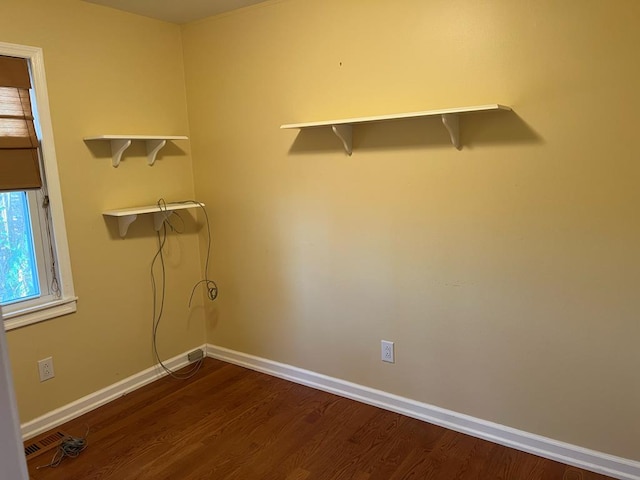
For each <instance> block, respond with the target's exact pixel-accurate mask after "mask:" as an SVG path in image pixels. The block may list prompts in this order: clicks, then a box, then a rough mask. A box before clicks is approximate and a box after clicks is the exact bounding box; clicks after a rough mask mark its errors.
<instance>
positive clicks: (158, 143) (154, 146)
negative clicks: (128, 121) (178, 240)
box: [147, 140, 167, 230]
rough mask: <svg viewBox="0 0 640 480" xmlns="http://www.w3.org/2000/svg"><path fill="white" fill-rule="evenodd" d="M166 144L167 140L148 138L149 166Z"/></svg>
mask: <svg viewBox="0 0 640 480" xmlns="http://www.w3.org/2000/svg"><path fill="white" fill-rule="evenodd" d="M166 144H167V141H166V140H147V163H148V164H149V166H151V165H153V164H154V163H155V162H156V156H157V155H158V152H159V151H160V149H161V148H162V147H164V146H165V145H166ZM156 230H157V229H156Z"/></svg>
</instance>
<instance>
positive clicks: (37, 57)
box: [0, 42, 78, 330]
mask: <svg viewBox="0 0 640 480" xmlns="http://www.w3.org/2000/svg"><path fill="white" fill-rule="evenodd" d="M0 55H6V56H11V57H21V58H26V59H27V60H28V61H29V65H30V68H31V81H32V83H33V85H32V88H33V90H34V91H35V98H36V109H37V112H38V113H37V114H38V118H39V123H40V129H41V136H42V138H41V144H40V149H41V152H42V157H43V164H44V175H45V177H46V182H47V192H48V196H49V214H50V216H51V227H52V236H53V239H54V241H53V251H54V255H55V257H56V265H57V271H58V286H59V288H60V295H59V296H58V297H56V298H55V299H53V300H51V299H49V300H48V301H41V302H35V304H34V302H33V301H29V302H25V304H24V305H21V304H20V303H19V302H18V303H15V304H11V305H6V306H5V307H3V314H4V327H5V330H12V329H14V328H20V327H24V326H26V325H31V324H33V323H37V322H42V321H44V320H49V319H51V318H55V317H59V316H62V315H67V314H69V313H73V312H75V311H76V309H77V306H76V304H77V300H78V299H77V297H76V296H75V292H74V288H73V277H72V274H71V260H70V258H69V246H68V243H67V231H66V228H65V222H64V211H63V209H62V193H61V191H60V179H59V176H58V163H57V159H56V150H55V144H54V141H53V127H52V124H51V111H50V110H49V94H48V91H47V79H46V76H45V71H44V56H43V53H42V49H41V48H39V47H30V46H26V45H16V44H12V43H4V42H0ZM34 214H35V212H32V215H34ZM34 220H37V218H34V217H33V216H32V222H33V221H34ZM39 275H46V273H45V272H39Z"/></svg>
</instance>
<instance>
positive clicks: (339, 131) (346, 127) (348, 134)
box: [331, 123, 353, 156]
mask: <svg viewBox="0 0 640 480" xmlns="http://www.w3.org/2000/svg"><path fill="white" fill-rule="evenodd" d="M331 130H333V133H335V134H336V136H337V137H338V138H339V139H340V141H341V142H342V146H343V147H344V151H345V152H347V155H349V156H351V153H352V152H353V127H352V126H351V124H350V123H347V124H343V125H331Z"/></svg>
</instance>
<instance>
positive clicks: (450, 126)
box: [442, 113, 462, 150]
mask: <svg viewBox="0 0 640 480" xmlns="http://www.w3.org/2000/svg"><path fill="white" fill-rule="evenodd" d="M442 123H443V124H444V126H445V127H446V129H447V130H448V131H449V136H450V137H451V143H452V144H453V146H454V147H456V148H457V149H458V150H462V145H460V119H459V118H458V114H456V113H444V114H442Z"/></svg>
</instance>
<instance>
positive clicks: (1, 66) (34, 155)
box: [0, 56, 42, 191]
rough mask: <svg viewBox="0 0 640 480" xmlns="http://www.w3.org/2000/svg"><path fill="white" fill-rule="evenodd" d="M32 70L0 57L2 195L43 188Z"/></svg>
mask: <svg viewBox="0 0 640 480" xmlns="http://www.w3.org/2000/svg"><path fill="white" fill-rule="evenodd" d="M30 88H31V80H30V78H29V66H28V64H27V60H26V59H24V58H14V57H5V56H0V191H1V190H29V189H36V188H40V187H42V179H41V176H40V162H39V159H38V138H37V136H36V130H35V127H34V124H33V111H32V109H31V99H30V97H29V89H30Z"/></svg>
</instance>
